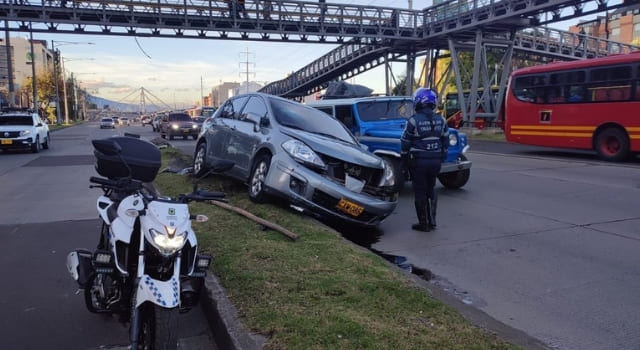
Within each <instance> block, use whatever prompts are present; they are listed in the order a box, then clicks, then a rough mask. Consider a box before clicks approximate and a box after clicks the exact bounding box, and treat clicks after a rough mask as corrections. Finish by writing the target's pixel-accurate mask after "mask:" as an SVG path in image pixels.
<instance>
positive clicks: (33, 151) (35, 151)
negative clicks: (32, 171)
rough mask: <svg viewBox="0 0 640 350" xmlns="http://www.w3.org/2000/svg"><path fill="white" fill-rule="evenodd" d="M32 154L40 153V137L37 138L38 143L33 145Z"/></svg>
mask: <svg viewBox="0 0 640 350" xmlns="http://www.w3.org/2000/svg"><path fill="white" fill-rule="evenodd" d="M31 152H32V153H38V152H40V136H36V142H35V143H32V144H31Z"/></svg>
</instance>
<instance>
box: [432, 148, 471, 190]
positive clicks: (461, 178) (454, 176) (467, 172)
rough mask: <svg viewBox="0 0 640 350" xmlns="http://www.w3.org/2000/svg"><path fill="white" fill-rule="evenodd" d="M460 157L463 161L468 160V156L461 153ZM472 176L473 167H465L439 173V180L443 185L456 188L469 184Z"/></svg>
mask: <svg viewBox="0 0 640 350" xmlns="http://www.w3.org/2000/svg"><path fill="white" fill-rule="evenodd" d="M458 159H459V160H461V161H465V160H467V157H465V156H464V155H462V154H461V155H459V156H458ZM470 176H471V169H463V170H458V171H455V172H452V173H444V174H440V175H438V181H440V183H441V184H442V186H444V187H446V188H449V189H453V190H456V189H458V188H460V187H462V186H464V185H466V184H467V182H468V181H469V177H470Z"/></svg>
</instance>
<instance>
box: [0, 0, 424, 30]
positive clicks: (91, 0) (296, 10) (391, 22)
mask: <svg viewBox="0 0 640 350" xmlns="http://www.w3.org/2000/svg"><path fill="white" fill-rule="evenodd" d="M0 5H9V6H10V7H14V8H16V9H17V8H20V7H25V6H30V7H31V9H33V7H34V6H38V7H39V8H41V10H42V11H46V10H49V9H51V8H62V7H63V8H66V9H68V10H69V11H73V10H74V9H75V10H103V11H114V12H123V13H125V12H128V13H157V14H167V15H176V14H178V15H193V16H205V15H206V16H214V17H225V16H229V12H230V7H229V4H228V2H225V1H212V0H156V1H153V0H79V1H73V0H69V1H61V0H2V1H1V2H0ZM244 7H245V11H244V12H242V13H240V14H241V16H239V17H238V20H240V21H244V20H257V19H260V20H263V21H264V20H269V21H287V22H298V23H305V24H316V25H347V26H356V27H358V26H367V27H371V26H378V27H404V28H418V27H421V26H422V25H423V22H422V20H423V16H422V14H421V11H419V10H408V9H400V8H392V7H378V6H364V5H348V4H331V3H318V2H315V1H314V2H310V1H309V2H305V1H286V0H271V1H264V0H258V1H250V0H247V1H245V6H244ZM236 10H237V12H240V11H238V9H236ZM245 13H246V17H245V16H242V15H243V14H245ZM334 34H335V33H334ZM338 34H339V33H338Z"/></svg>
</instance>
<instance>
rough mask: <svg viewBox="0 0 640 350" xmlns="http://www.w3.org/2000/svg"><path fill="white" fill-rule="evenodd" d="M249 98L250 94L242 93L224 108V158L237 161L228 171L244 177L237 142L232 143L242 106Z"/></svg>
mask: <svg viewBox="0 0 640 350" xmlns="http://www.w3.org/2000/svg"><path fill="white" fill-rule="evenodd" d="M247 100H249V96H248V95H242V96H238V97H235V98H232V99H230V100H229V101H228V102H227V103H225V105H224V107H223V108H224V109H223V110H222V115H223V118H224V119H222V121H224V127H222V128H221V131H222V133H223V135H224V136H223V137H224V144H223V145H222V150H221V152H222V158H223V159H226V160H230V161H233V162H234V163H235V165H234V167H233V168H232V169H231V170H229V171H228V173H229V174H230V175H232V176H234V177H238V178H243V177H242V172H241V171H240V170H239V169H240V165H239V164H238V159H237V158H238V152H240V150H239V149H238V144H237V143H235V142H234V143H230V140H231V139H232V137H233V136H232V135H234V134H235V132H236V130H237V128H238V123H239V122H238V120H239V119H240V117H241V115H240V113H241V111H242V107H244V105H245V103H247Z"/></svg>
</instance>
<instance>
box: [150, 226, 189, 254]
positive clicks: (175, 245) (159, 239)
mask: <svg viewBox="0 0 640 350" xmlns="http://www.w3.org/2000/svg"><path fill="white" fill-rule="evenodd" d="M165 229H166V231H167V232H166V233H165V232H160V231H158V230H155V229H149V233H150V234H151V240H152V243H153V245H154V246H155V247H156V248H157V249H158V250H159V251H160V253H162V254H164V255H171V254H173V253H175V252H177V251H178V250H180V249H182V247H183V246H184V244H185V242H186V238H187V231H184V232H181V233H176V229H175V228H173V229H171V228H169V227H165Z"/></svg>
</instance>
